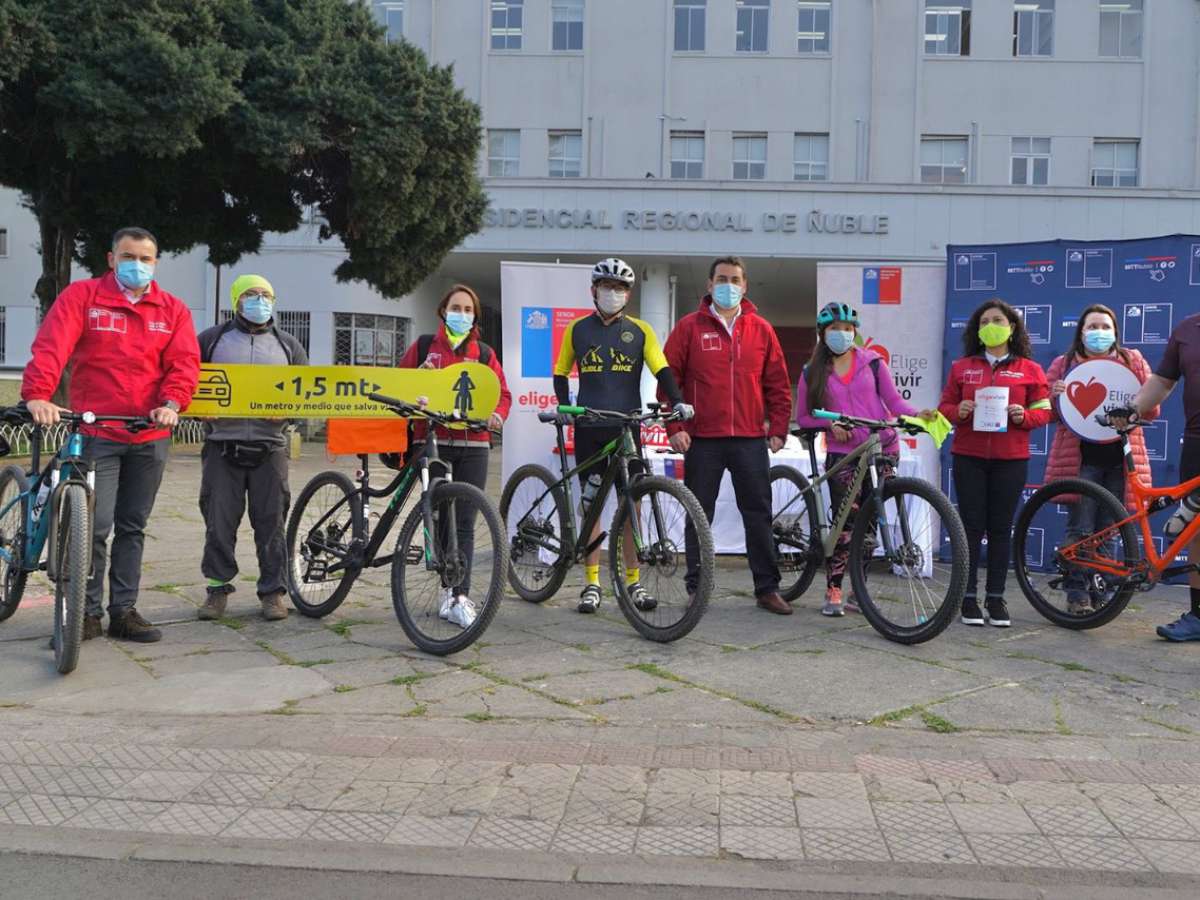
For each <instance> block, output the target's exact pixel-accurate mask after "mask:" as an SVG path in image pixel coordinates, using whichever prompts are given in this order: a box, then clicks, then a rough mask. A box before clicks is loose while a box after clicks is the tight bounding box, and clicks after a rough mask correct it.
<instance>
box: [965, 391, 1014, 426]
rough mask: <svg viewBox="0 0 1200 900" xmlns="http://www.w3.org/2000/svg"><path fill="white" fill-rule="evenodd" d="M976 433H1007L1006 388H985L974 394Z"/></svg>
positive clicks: (974, 424)
mask: <svg viewBox="0 0 1200 900" xmlns="http://www.w3.org/2000/svg"><path fill="white" fill-rule="evenodd" d="M971 425H972V427H974V429H975V430H976V431H1008V388H1006V387H985V388H980V389H979V390H977V391H976V392H975V417H974V419H972V421H971Z"/></svg>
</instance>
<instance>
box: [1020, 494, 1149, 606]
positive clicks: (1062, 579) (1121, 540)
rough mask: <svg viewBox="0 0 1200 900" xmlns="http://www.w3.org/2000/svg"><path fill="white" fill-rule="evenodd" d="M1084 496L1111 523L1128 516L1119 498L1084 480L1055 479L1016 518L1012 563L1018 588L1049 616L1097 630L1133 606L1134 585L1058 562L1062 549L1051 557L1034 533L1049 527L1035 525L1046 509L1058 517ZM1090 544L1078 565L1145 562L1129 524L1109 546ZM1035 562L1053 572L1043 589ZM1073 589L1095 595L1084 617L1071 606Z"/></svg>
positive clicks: (1043, 531) (1092, 596)
mask: <svg viewBox="0 0 1200 900" xmlns="http://www.w3.org/2000/svg"><path fill="white" fill-rule="evenodd" d="M1080 497H1087V498H1088V499H1090V500H1092V501H1094V502H1095V503H1096V505H1097V507H1098V510H1099V511H1100V512H1101V513H1102V514H1103V515H1105V516H1106V517H1107V518H1108V519H1109V521H1112V522H1120V521H1121V520H1122V519H1124V518H1127V517H1128V516H1129V513H1128V512H1127V511H1126V510H1125V505H1124V504H1123V503H1122V502H1121V501H1120V500H1118V499H1117V498H1116V497H1114V496H1113V495H1112V493H1111V492H1110V491H1107V490H1105V489H1104V488H1102V487H1101V486H1100V485H1098V484H1096V483H1094V482H1091V481H1085V480H1084V479H1081V478H1063V479H1060V480H1058V481H1052V482H1050V483H1049V484H1047V485H1045V486H1044V487H1041V488H1039V489H1038V490H1037V491H1035V492H1034V494H1033V496H1032V497H1030V498H1029V500H1028V502H1027V503H1026V504H1025V506H1024V507H1022V508H1021V512H1020V514H1019V515H1018V516H1017V524H1016V526H1015V528H1014V531H1013V565H1014V567H1015V568H1016V574H1017V584H1018V585H1020V587H1021V593H1023V594H1024V595H1025V599H1026V600H1028V601H1029V603H1030V605H1031V606H1032V607H1033V608H1034V609H1036V610H1037V611H1038V612H1039V613H1041V614H1042V615H1043V616H1044V617H1045V618H1047V619H1049V620H1050V621H1051V622H1053V623H1054V624H1055V625H1061V626H1062V627H1063V628H1073V629H1084V628H1098V627H1100V626H1101V625H1105V624H1107V623H1108V622H1111V621H1112V620H1113V619H1115V618H1116V617H1117V616H1119V615H1120V614H1121V611H1122V610H1123V609H1125V606H1126V605H1127V604H1128V603H1129V598H1130V597H1131V596H1133V592H1134V585H1133V584H1131V583H1130V582H1129V581H1128V580H1125V579H1118V578H1114V577H1112V576H1110V575H1108V574H1106V573H1104V572H1102V571H1100V570H1098V569H1091V568H1089V567H1087V566H1086V565H1078V564H1077V565H1073V566H1071V565H1067V564H1066V563H1065V562H1064V561H1062V560H1061V559H1059V556H1058V552H1057V551H1058V548H1057V547H1056V548H1054V551H1055V552H1054V554H1053V556H1052V557H1051V558H1050V559H1046V558H1045V552H1044V551H1045V547H1044V546H1043V545H1042V544H1041V539H1040V537H1039V539H1038V542H1037V543H1036V545H1035V541H1034V538H1033V535H1032V534H1031V532H1035V531H1039V530H1040V531H1042V533H1043V534H1044V533H1045V529H1044V527H1043V528H1040V529H1039V528H1037V527H1035V526H1034V525H1033V523H1034V521H1035V520H1036V519H1037V516H1038V513H1040V512H1043V510H1045V516H1051V515H1058V513H1060V512H1063V511H1066V509H1068V508H1069V507H1070V506H1072V505H1074V504H1075V503H1078V502H1079V498H1080ZM1047 507H1049V509H1047ZM1055 507H1059V508H1058V509H1055ZM1104 543H1108V544H1109V546H1108V547H1105V546H1104ZM1089 544H1090V545H1089ZM1089 544H1085V545H1084V546H1083V547H1081V548H1080V551H1079V552H1080V559H1078V560H1077V562H1086V560H1087V559H1089V558H1092V559H1108V560H1112V561H1113V562H1115V563H1117V564H1118V565H1120V566H1130V567H1132V566H1134V565H1136V564H1137V562H1138V561H1139V560H1140V559H1141V551H1140V549H1139V548H1138V541H1137V529H1135V528H1134V526H1133V523H1132V522H1126V523H1125V524H1124V525H1122V526H1121V527H1120V528H1118V529H1116V530H1115V531H1114V532H1113V533H1112V535H1111V537H1110V538H1109V540H1108V541H1107V542H1102V541H1092V542H1089ZM1035 550H1036V552H1035ZM1031 559H1032V561H1034V562H1036V561H1039V560H1040V561H1042V562H1044V563H1046V564H1047V567H1048V569H1049V571H1050V573H1051V575H1050V577H1049V578H1048V579H1047V580H1046V582H1045V584H1043V585H1041V586H1040V587H1039V586H1038V585H1036V584H1034V580H1033V572H1031V571H1030V566H1031ZM1072 576H1074V577H1073V578H1072ZM1069 587H1075V588H1077V589H1080V590H1086V591H1087V592H1088V594H1089V595H1090V597H1091V601H1092V605H1093V609H1094V612H1090V613H1084V614H1082V615H1080V614H1078V613H1073V612H1071V611H1070V610H1069V609H1068V604H1067V589H1068V588H1069Z"/></svg>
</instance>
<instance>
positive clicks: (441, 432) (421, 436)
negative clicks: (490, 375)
mask: <svg viewBox="0 0 1200 900" xmlns="http://www.w3.org/2000/svg"><path fill="white" fill-rule="evenodd" d="M477 335H478V332H477V331H475V330H474V329H472V331H471V335H470V336H469V337H468V338H467V339H466V340H465V341H463V342H462V343H461V344H459V345H458V348H457V349H455V348H454V347H451V346H450V339H449V338H448V337H446V329H445V327H444V326H441V325H439V326H438V330H437V331H436V332H435V333H434V335H433V341H432V342H431V343H430V345H429V355H428V356H426V357H425V361H426V362H428V363H430V365H432V366H433V367H434V368H436V369H444V368H446V367H447V366H454V365H458V364H459V363H463V362H479V341H478V339H477ZM419 343H420V342H419V341H413V342H412V344H411V345H410V346H409V348H408V350H407V351H405V353H404V358H403V359H401V360H400V368H402V369H415V368H417V367H418V366H419V365H420V364H421V360H419V359H417V350H418V346H417V345H418V344H419ZM487 365H488V368H489V369H491V370H492V371H493V372H495V373H496V377H497V378H499V379H500V402H499V403H497V404H496V415H498V416H499V417H500V418H501V419H508V411H509V410H510V409H511V408H512V392H511V391H510V390H509V389H508V382H507V381H506V380H505V378H504V370H503V369H501V368H500V360H498V359H496V350H495V348H492V358H491V359H489V360H488V363H487ZM428 427H429V425H428V423H427V422H422V421H419V420H418V421H416V422H414V423H413V440H414V441H423V440H425V431H426V429H427V428H428ZM437 436H438V440H439V441H446V442H449V443H461V442H462V441H463V440H464V439H465V440H466V441H468V442H470V443H478V444H489V443H490V442H491V439H492V438H491V435H490V434H489V433H488V432H486V431H461V430H460V431H454V432H451V431H449V430H448V429H446V428H438V430H437Z"/></svg>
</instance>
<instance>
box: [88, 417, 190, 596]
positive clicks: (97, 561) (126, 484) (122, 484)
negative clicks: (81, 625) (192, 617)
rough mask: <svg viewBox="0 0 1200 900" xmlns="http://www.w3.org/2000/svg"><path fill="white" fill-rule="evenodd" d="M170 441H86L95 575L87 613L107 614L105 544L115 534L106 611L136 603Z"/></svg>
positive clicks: (90, 583) (91, 579)
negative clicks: (92, 470) (92, 471)
mask: <svg viewBox="0 0 1200 900" xmlns="http://www.w3.org/2000/svg"><path fill="white" fill-rule="evenodd" d="M170 444H171V441H170V439H168V438H163V439H161V440H157V441H147V442H146V443H143V444H127V443H124V442H122V441H110V440H108V439H106V438H91V439H89V440H87V441H86V442H85V443H84V455H85V456H86V457H87V458H88V459H90V460H92V462H94V463H95V465H96V491H95V504H96V508H95V513H94V515H95V522H94V526H93V533H92V577H91V578H89V579H88V583H87V603H86V606H87V614H88V615H89V616H100V615H103V613H104V565H105V561H106V560H105V545H106V543H107V542H108V535H109V533H110V532H112V533H113V540H112V554H111V557H112V559H111V561H109V572H108V612H109V615H112V614H114V613H116V614H120V613H123V612H124V611H125V610H128V609H132V608H133V606H134V604H135V603H137V596H138V587H139V586H140V585H141V581H142V549H143V547H144V546H145V543H146V521H147V520H148V519H149V518H150V510H152V509H153V508H154V498H155V497H157V496H158V486H159V485H160V484H161V483H162V476H163V470H164V469H165V468H166V467H167V450H168V449H169V447H170Z"/></svg>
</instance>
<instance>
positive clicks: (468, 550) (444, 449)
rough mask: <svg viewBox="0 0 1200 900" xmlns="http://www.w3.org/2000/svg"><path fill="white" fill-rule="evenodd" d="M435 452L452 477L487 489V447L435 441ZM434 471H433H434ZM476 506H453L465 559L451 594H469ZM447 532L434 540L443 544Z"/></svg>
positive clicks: (473, 553)
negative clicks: (461, 571) (436, 450)
mask: <svg viewBox="0 0 1200 900" xmlns="http://www.w3.org/2000/svg"><path fill="white" fill-rule="evenodd" d="M438 456H439V457H441V458H442V459H443V460H444V461H446V462H448V463H450V465H451V467H452V473H453V477H454V480H455V481H461V482H464V483H465V484H473V485H474V486H475V487H477V488H479V489H480V490H481V491H486V490H487V480H488V448H487V446H486V445H482V446H479V447H463V446H453V447H452V446H449V445H445V444H439V445H438ZM435 474H436V472H435ZM477 513H478V510H477V509H475V508H474V507H473V506H466V507H464V506H458V507H457V508H456V509H455V517H454V518H455V522H456V524H457V531H458V549H459V551H460V552H461V553H462V554H463V559H464V560H466V569H465V574H464V575H463V579H462V581H460V582H459V583H458V584H456V585H454V593H455V595H459V594H463V595H466V596H468V597H469V596H471V562H472V559H473V557H474V555H475V518H476V514H477ZM448 537H449V535H448V534H445V535H439V536H438V543H439V544H441V546H443V547H444V546H445V545H446V543H448Z"/></svg>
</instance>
